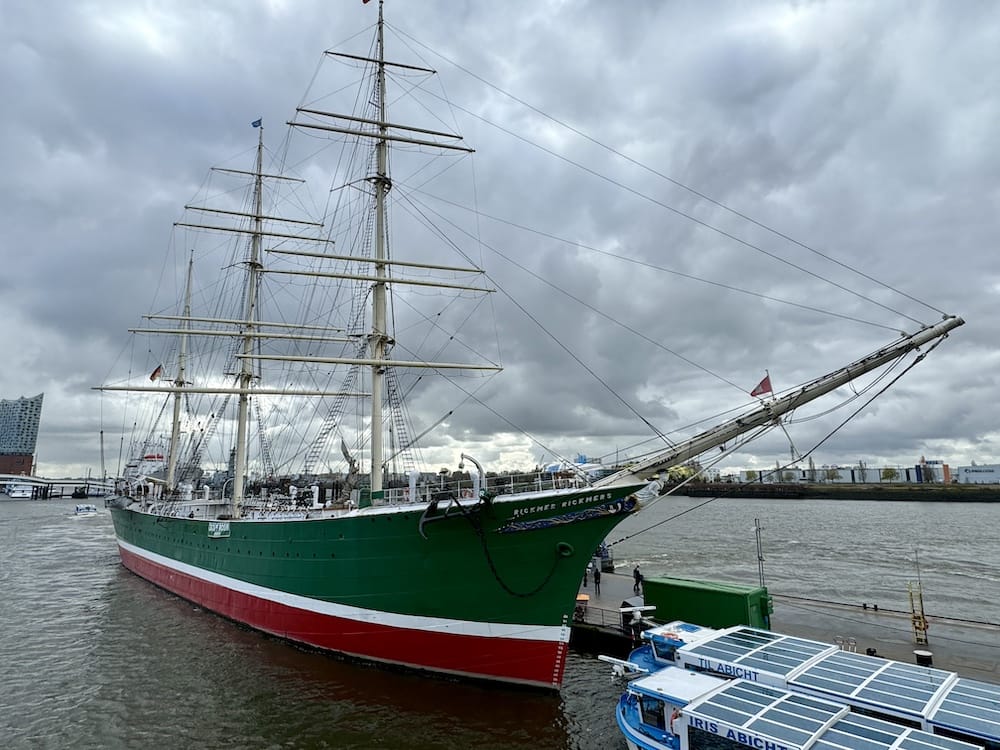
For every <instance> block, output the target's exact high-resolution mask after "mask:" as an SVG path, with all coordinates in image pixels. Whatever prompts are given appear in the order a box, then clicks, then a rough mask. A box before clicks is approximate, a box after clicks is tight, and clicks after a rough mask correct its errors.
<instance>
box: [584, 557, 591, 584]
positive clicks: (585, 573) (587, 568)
mask: <svg viewBox="0 0 1000 750" xmlns="http://www.w3.org/2000/svg"><path fill="white" fill-rule="evenodd" d="M588 575H590V563H587V567H586V568H584V569H583V587H584V588H587V576H588Z"/></svg>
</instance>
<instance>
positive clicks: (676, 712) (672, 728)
mask: <svg viewBox="0 0 1000 750" xmlns="http://www.w3.org/2000/svg"><path fill="white" fill-rule="evenodd" d="M680 716H681V712H680V711H678V710H677V709H676V708H675V709H674V712H673V713H672V714H670V734H677V732H675V731H674V720H675V719H679V718H680Z"/></svg>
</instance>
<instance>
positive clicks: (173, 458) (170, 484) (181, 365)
mask: <svg viewBox="0 0 1000 750" xmlns="http://www.w3.org/2000/svg"><path fill="white" fill-rule="evenodd" d="M193 269H194V252H193V251H192V253H191V258H190V260H188V272H187V283H186V284H185V286H184V321H185V322H184V323H183V324H182V328H183V332H182V333H181V336H180V345H179V347H178V352H177V376H176V377H175V378H174V387H175V388H176V389H177V390H175V391H174V413H173V420H172V421H171V423H170V450H169V451H168V452H167V490H173V489H175V486H174V481H175V479H176V474H177V447H178V445H179V444H180V438H181V398H182V397H183V395H184V394H183V392H182V390H181V389H182V388H183V387H184V371H185V368H186V367H187V346H188V336H187V329H188V326H190V322H188V321H189V319H190V317H191V275H192V272H193Z"/></svg>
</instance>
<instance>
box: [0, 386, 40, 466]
mask: <svg viewBox="0 0 1000 750" xmlns="http://www.w3.org/2000/svg"><path fill="white" fill-rule="evenodd" d="M44 395H45V394H44V393H39V394H38V395H37V396H33V397H32V398H25V397H23V396H22V397H21V398H17V399H0V474H25V475H30V474H31V473H32V471H33V470H34V464H35V446H36V444H37V442H38V425H39V422H40V421H41V418H42V397H43V396H44Z"/></svg>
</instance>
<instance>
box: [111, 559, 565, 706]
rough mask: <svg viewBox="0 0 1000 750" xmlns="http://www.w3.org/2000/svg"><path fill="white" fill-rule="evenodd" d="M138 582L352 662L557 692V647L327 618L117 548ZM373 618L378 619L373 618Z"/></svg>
mask: <svg viewBox="0 0 1000 750" xmlns="http://www.w3.org/2000/svg"><path fill="white" fill-rule="evenodd" d="M119 552H120V553H121V559H122V563H123V564H124V565H125V567H126V568H128V569H129V570H131V571H132V572H133V573H135V574H136V575H138V576H141V577H142V578H145V579H146V580H148V581H151V582H152V583H155V584H156V585H157V586H160V587H161V588H164V589H166V590H167V591H170V592H172V593H174V594H177V595H178V596H180V597H183V598H184V599H188V600H190V601H192V602H195V603H196V604H199V605H201V606H202V607H205V608H206V609H208V610H211V611H212V612H216V613H217V614H220V615H223V616H224V617H228V618H230V619H232V620H235V621H237V622H240V623H243V624H246V625H249V626H250V627H253V628H256V629H257V630H261V631H264V632H265V633H270V634H272V635H276V636H278V637H281V638H285V639H288V640H290V641H295V642H297V643H303V644H306V645H309V646H313V647H315V648H319V649H323V650H326V651H333V652H336V653H338V654H344V655H347V656H351V657H356V658H361V659H370V660H374V661H380V662H386V663H389V664H397V665H401V666H406V667H410V668H413V669H421V670H428V671H433V672H441V673H445V674H450V675H457V676H461V677H467V678H475V679H484V680H497V681H501V682H510V683H515V684H520V685H526V686H532V687H543V688H549V689H558V688H559V685H560V684H561V683H562V678H563V671H564V669H565V667H566V648H567V645H566V643H565V642H563V641H538V640H525V639H519V638H487V637H479V636H473V635H461V634H454V633H442V632H437V631H428V630H419V629H412V628H400V627H393V626H390V625H383V624H379V623H376V622H369V621H364V620H355V619H349V618H343V617H333V616H330V615H326V614H321V613H318V612H311V611H309V610H306V609H301V608H299V607H291V606H288V605H286V604H281V603H280V602H275V601H271V600H269V599H262V598H260V597H256V596H252V595H249V594H246V593H243V592H240V591H234V590H232V589H229V588H226V587H225V586H221V585H219V584H216V583H212V582H210V581H206V580H203V579H200V578H197V577H195V576H191V575H188V574H186V573H183V572H180V571H178V570H174V569H173V568H170V567H168V566H166V565H161V564H160V563H157V562H154V561H152V560H149V559H147V558H145V557H142V556H141V555H137V554H135V553H133V552H131V551H129V550H126V549H124V548H123V547H121V546H119ZM373 614H377V613H373Z"/></svg>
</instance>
